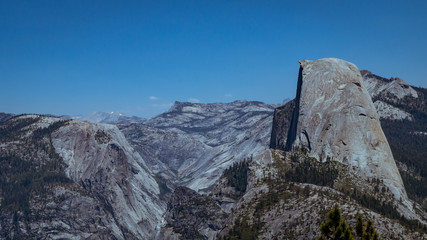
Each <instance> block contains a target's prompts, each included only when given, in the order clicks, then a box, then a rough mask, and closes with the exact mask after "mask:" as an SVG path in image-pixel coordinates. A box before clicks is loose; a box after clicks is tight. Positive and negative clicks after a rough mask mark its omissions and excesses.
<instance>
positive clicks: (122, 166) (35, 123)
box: [0, 115, 166, 239]
mask: <svg viewBox="0 0 427 240" xmlns="http://www.w3.org/2000/svg"><path fill="white" fill-rule="evenodd" d="M1 133H2V134H1V136H2V141H1V149H0V150H1V156H2V165H1V166H2V172H3V171H6V169H7V168H8V167H13V168H17V169H18V171H23V170H25V171H26V173H25V174H23V175H22V174H18V173H19V172H18V173H16V174H13V175H12V177H17V179H16V181H15V182H16V183H17V185H16V186H17V188H15V189H13V190H14V191H17V192H18V193H17V194H18V196H17V199H24V200H25V199H28V200H27V201H24V202H22V203H20V204H19V205H18V206H17V207H13V206H12V207H10V206H9V207H7V208H6V209H7V210H11V211H10V212H9V213H6V214H3V213H4V212H3V211H2V216H1V217H2V219H3V222H5V224H2V225H1V228H2V229H1V231H0V232H3V233H4V234H6V236H12V235H11V233H14V234H15V236H21V237H25V238H27V237H35V238H36V237H41V238H76V237H77V238H80V237H84V238H90V239H105V238H106V237H107V236H108V238H115V239H141V238H146V237H147V236H153V235H155V233H156V232H155V231H156V226H157V224H158V223H159V222H160V221H161V215H162V214H163V212H164V211H165V208H166V205H165V203H164V202H162V201H160V200H159V196H158V195H159V193H160V190H159V187H158V184H157V182H156V181H155V180H154V178H153V176H152V175H151V172H149V171H148V169H147V167H146V165H145V163H144V161H143V160H142V158H141V157H140V156H139V154H137V153H136V152H135V151H134V150H133V148H132V147H130V146H129V144H128V142H127V141H126V139H125V138H124V136H123V134H122V133H121V132H120V131H119V130H118V128H117V127H115V126H113V125H103V124H93V123H89V122H76V121H62V120H60V119H58V118H52V117H44V116H39V115H23V116H18V117H15V118H12V119H10V120H8V121H6V122H3V123H2V125H1ZM10 165H11V166H10ZM21 168H23V169H21ZM45 168H47V169H45ZM42 170H43V171H42ZM33 171H36V173H37V171H38V172H40V171H42V172H40V173H37V174H36V175H34V174H33V173H32V172H33ZM38 176H40V177H38ZM37 178H40V180H37ZM12 179H13V178H12ZM9 181H10V178H9V177H7V178H6V179H2V186H4V188H2V192H1V194H2V198H3V199H5V198H6V199H7V195H5V194H7V192H5V190H7V186H8V184H7V182H9ZM38 181H39V182H38ZM40 181H41V182H40ZM9 184H10V183H9ZM28 184H30V185H28ZM34 184H39V185H36V186H35V187H34V186H33V185H34ZM17 189H22V190H21V191H19V190H17ZM20 192H23V193H25V194H26V196H27V197H26V198H22V197H19V196H20V195H19V194H20ZM12 200H13V199H12ZM12 200H11V201H12ZM7 202H9V201H3V202H2V203H7ZM5 207H6V206H5ZM15 216H16V217H15Z"/></svg>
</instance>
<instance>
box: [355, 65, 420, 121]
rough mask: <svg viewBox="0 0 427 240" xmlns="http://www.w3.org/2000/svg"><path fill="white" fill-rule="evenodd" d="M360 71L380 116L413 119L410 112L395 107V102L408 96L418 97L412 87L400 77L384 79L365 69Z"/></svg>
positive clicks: (383, 117) (391, 118)
mask: <svg viewBox="0 0 427 240" xmlns="http://www.w3.org/2000/svg"><path fill="white" fill-rule="evenodd" d="M360 73H361V74H362V77H363V80H364V84H365V86H366V89H367V90H368V92H369V94H370V96H371V98H372V99H373V102H374V105H375V107H376V109H377V111H378V114H379V116H380V118H382V119H390V120H405V119H406V120H409V121H412V120H413V117H412V115H411V114H410V113H407V112H405V111H403V110H402V109H401V108H399V107H396V106H395V103H397V102H398V101H400V100H402V99H404V98H408V97H409V98H415V99H416V98H418V95H419V94H418V92H417V91H416V90H415V89H414V88H412V87H411V86H410V85H409V84H408V83H406V82H405V81H403V80H402V79H400V78H390V79H386V78H383V77H380V76H377V75H375V74H372V73H371V72H370V71H367V70H362V71H360ZM379 98H387V99H388V100H389V101H391V103H392V104H387V103H385V102H384V101H381V100H379Z"/></svg>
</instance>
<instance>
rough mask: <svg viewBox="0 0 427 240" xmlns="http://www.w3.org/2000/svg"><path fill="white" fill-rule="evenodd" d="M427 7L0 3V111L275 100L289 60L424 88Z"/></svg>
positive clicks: (140, 112) (144, 110)
mask: <svg viewBox="0 0 427 240" xmlns="http://www.w3.org/2000/svg"><path fill="white" fill-rule="evenodd" d="M426 12H427V1H372V0H370V1H342V0H341V1H308V0H307V1H177V0H176V1H75V0H73V1H2V0H0V82H1V90H0V91H1V94H0V112H11V113H50V114H57V115H62V114H68V115H77V114H88V113H90V112H92V111H94V110H100V111H106V112H111V111H116V112H122V113H125V114H128V115H136V116H141V117H152V116H154V115H156V114H159V113H161V112H164V111H166V110H167V109H168V108H169V107H170V105H171V104H172V103H173V102H174V101H175V100H177V101H190V100H191V101H200V102H202V103H210V102H230V101H234V100H241V99H246V100H257V101H263V102H267V103H279V102H281V101H282V100H283V99H285V98H293V97H294V96H295V91H296V81H297V74H298V68H299V64H298V60H301V59H310V60H315V59H318V58H324V57H337V58H342V59H345V60H347V61H350V62H353V63H355V64H356V65H357V66H358V67H359V69H369V70H371V71H372V72H373V73H375V74H377V75H381V76H384V77H387V78H389V77H395V76H398V77H401V78H403V79H404V80H406V81H407V82H409V83H410V84H411V85H415V86H422V87H427V77H426V76H425V75H426V73H425V72H426V66H427V58H426V56H427V47H426V39H427V14H426Z"/></svg>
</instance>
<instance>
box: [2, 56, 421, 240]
mask: <svg viewBox="0 0 427 240" xmlns="http://www.w3.org/2000/svg"><path fill="white" fill-rule="evenodd" d="M328 61H330V62H331V64H332V65H331V67H322V68H317V65H316V66H314V67H312V68H314V69H317V70H316V71H318V72H315V73H312V74H314V75H312V76H315V77H318V76H326V74H323V73H324V72H328V71H329V70H328V69H339V72H341V73H343V74H349V75H351V76H352V77H353V78H352V79H353V80H354V81H353V82H351V83H348V86H347V85H343V84H338V85H336V86H335V85H331V86H323V87H325V88H327V89H330V91H331V95H328V96H329V101H318V100H317V97H316V98H312V96H314V95H312V94H314V93H311V92H310V91H316V90H317V89H321V88H320V87H321V86H319V88H310V86H308V88H307V89H301V88H299V89H298V93H299V95H301V94H303V95H304V94H305V96H304V98H302V97H301V96H300V98H297V99H294V100H292V101H289V100H286V101H284V102H283V103H282V104H278V105H273V104H266V103H262V102H257V101H234V102H231V103H210V104H202V103H188V102H175V103H174V104H173V106H172V107H171V108H170V109H169V111H167V112H165V113H162V114H160V115H158V116H156V117H153V118H150V119H143V118H139V117H129V116H125V115H123V114H120V113H104V112H98V111H97V112H93V113H92V114H89V115H86V116H62V117H54V116H46V115H37V114H23V115H14V114H7V113H0V187H1V188H0V199H1V205H0V209H1V211H0V212H1V214H0V238H1V239H7V238H11V239H13V238H23V239H37V238H40V239H61V238H62V239H72V238H76V239H111V238H112V239H239V238H240V239H244V238H245V237H244V236H251V237H256V238H258V239H263V238H264V239H275V238H276V237H277V238H279V239H280V238H285V239H313V238H316V237H317V236H318V230H319V225H320V223H321V222H322V221H323V219H324V218H325V216H326V213H327V212H328V211H329V209H330V208H332V207H333V206H334V205H339V206H340V208H341V209H342V211H343V216H344V217H345V218H347V219H350V220H349V224H350V225H352V226H353V227H354V224H355V220H354V219H355V216H356V215H357V214H360V215H362V216H363V217H364V218H366V219H372V220H374V226H375V227H376V229H377V231H378V232H379V233H380V235H381V237H382V238H384V239H423V238H426V237H427V235H426V233H427V227H426V225H424V224H425V221H427V219H426V215H427V213H426V211H427V189H426V186H427V172H426V171H427V170H426V169H427V165H426V163H427V159H426V156H427V152H426V151H427V109H426V106H427V90H426V89H423V88H415V87H412V86H410V85H409V84H407V83H406V82H404V81H403V80H401V79H399V78H392V79H385V78H381V77H379V76H376V75H374V74H372V73H371V72H369V71H361V75H357V73H358V70H357V68H356V67H352V66H354V65H352V64H347V63H342V62H340V61H338V60H328ZM335 61H338V65H334V64H335V63H334V62H335ZM309 64H311V63H309ZM328 64H329V63H328ZM322 66H323V65H322ZM307 68H310V67H307ZM318 73H319V74H318ZM305 74H308V73H307V72H305ZM329 74H334V72H332V73H329ZM354 74H355V75H354ZM305 76H306V77H307V76H308V75H305ZM355 76H356V77H355ZM358 76H360V79H359V77H358ZM319 78H320V77H319ZM335 78H336V79H337V81H338V78H339V76H335V75H334V79H335ZM320 80H321V79H319V81H320ZM346 84H347V83H346ZM283 87H285V86H283ZM305 87H307V85H306V86H305ZM346 87H348V88H346ZM304 91H305V92H304ZM335 91H337V92H338V93H340V92H339V91H349V93H351V94H354V95H352V96H355V98H360V99H361V100H360V99H359V100H360V101H362V102H363V103H364V104H365V103H366V104H367V105H366V106H368V105H369V106H371V105H370V104H372V109H373V110H372V109H371V110H372V111H373V112H372V114H371V112H367V110H366V109H367V107H365V106H362V107H360V108H357V109H356V110H354V111H353V110H351V111H353V112H354V113H356V112H355V111H360V112H357V114H356V115H355V119H356V120H357V121H356V120H355V122H354V124H355V125H356V124H357V125H358V126H359V127H361V128H363V126H364V125H363V124H364V122H363V121H365V120H366V122H369V123H372V124H374V122H375V124H374V125H372V126H374V128H373V129H374V130H372V129H371V130H368V129H369V128H368V127H366V128H365V129H366V131H364V132H362V133H360V131H357V134H360V136H362V137H366V138H367V139H371V138H372V136H374V135H375V134H376V135H375V136H377V135H378V134H379V135H381V134H380V133H379V132H378V131H379V130H378V126H379V123H380V122H381V127H382V128H383V130H384V133H385V136H386V137H387V140H385V143H384V141H383V143H381V144H383V146H382V147H381V149H383V147H384V148H387V147H388V143H389V144H390V148H391V151H392V153H393V157H394V159H395V161H394V160H393V159H388V160H387V161H388V162H387V164H385V162H386V161H385V160H384V161H382V160H379V161H380V162H379V163H378V164H379V165H378V166H375V164H377V163H369V162H370V161H373V160H372V159H370V158H369V157H367V158H363V159H362V160H361V162H367V163H369V164H371V165H369V166H370V167H369V168H367V169H365V170H363V171H362V170H357V167H359V165H355V163H354V161H357V159H352V158H346V156H345V155H339V154H338V155H339V156H340V157H338V155H337V154H336V153H335V152H334V151H344V150H343V149H346V145H345V144H350V145H351V146H352V147H353V148H354V149H355V148H356V147H359V145H358V146H355V145H357V144H356V143H350V142H351V141H350V140H351V139H353V138H355V137H356V134H353V133H351V131H349V130H346V129H348V128H349V127H345V128H342V129H339V126H335V128H336V129H332V130H334V131H337V133H336V134H337V135H336V137H331V138H326V137H325V138H322V137H319V138H317V140H316V137H317V136H323V135H322V134H325V133H326V132H327V131H329V130H328V129H327V127H325V128H323V127H320V126H321V125H320V124H321V123H322V122H321V118H320V117H326V116H328V117H327V118H329V117H333V116H334V113H333V112H330V111H329V110H330V109H329V110H328V109H327V108H322V111H320V110H319V111H317V110H316V111H313V112H312V113H313V114H314V115H313V116H311V115H310V117H309V118H306V120H304V121H307V124H305V125H304V126H310V128H305V129H304V128H298V126H301V124H302V120H303V119H304V118H303V117H301V118H299V121H297V120H296V116H297V115H298V116H304V114H305V116H308V114H309V112H308V110H307V109H311V107H315V106H316V104H322V103H325V102H327V103H328V104H329V103H330V104H332V103H334V100H336V99H338V98H337V97H336V96H338V95H334V94H335ZM358 91H361V92H363V91H366V92H365V93H366V94H364V95H363V94H359V92H358ZM302 92H304V93H302ZM338 93H337V94H338ZM319 94H321V93H319ZM351 94H348V93H345V94H344V95H342V96H344V97H343V98H342V99H341V100H340V101H344V100H345V101H351V99H353V97H348V99H346V96H350V95H351ZM297 95H298V94H297ZM311 98H312V99H311ZM298 99H299V100H298ZM307 99H311V100H313V101H312V102H310V104H307V105H305V108H302V107H301V106H302V104H297V102H298V101H300V102H301V101H305V102H306V103H308V100H307ZM311 100H310V101H311ZM342 104H346V103H342ZM297 106H300V107H301V108H297ZM337 108H339V107H333V108H331V109H332V110H331V111H333V110H334V109H337ZM296 109H300V110H304V112H299V111H298V110H296ZM348 109H350V108H349V107H346V108H343V110H342V112H344V111H347V110H348ZM351 111H350V110H348V112H351ZM353 112H351V113H353ZM316 114H319V116H320V117H319V119H317V117H316V116H317V115H316ZM376 114H377V115H376ZM364 115H366V116H364ZM359 118H360V119H359ZM365 118H366V119H365ZM293 119H294V120H293ZM316 119H317V120H316ZM378 119H379V120H380V122H379V121H378ZM362 120H363V121H362ZM368 120H369V121H368ZM295 121H297V122H298V124H297V125H294V126H293V127H292V122H295ZM346 121H347V124H348V120H346ZM99 123H101V124H99ZM316 124H317V125H316ZM322 126H323V125H322ZM325 126H327V125H325ZM381 127H379V129H380V130H381ZM289 129H294V130H292V131H294V133H295V137H296V138H297V137H298V136H299V137H300V139H302V141H300V143H299V144H296V143H294V142H293V141H292V143H294V144H287V142H289V141H290V140H289V139H293V138H290V137H289V135H290V134H291V135H292V134H293V133H290V132H289ZM354 129H357V128H356V127H353V128H352V130H354ZM292 131H291V132H292ZM346 131H348V132H346ZM374 131H377V132H375V134H374ZM381 132H382V130H381ZM317 133H321V134H319V135H316V137H313V136H314V135H315V134H317ZM347 133H348V136H347V135H345V134H347ZM313 134H314V135H313ZM379 135H378V136H379ZM305 136H307V139H308V140H307V141H305V140H304V137H305ZM331 136H332V135H331ZM333 136H335V135H333ZM347 137H348V139H350V140H346V138H347ZM296 138H295V139H296ZM338 138H339V139H338ZM374 138H375V137H374ZM335 140H337V143H335V142H334V141H335ZM338 140H339V141H338ZM316 141H317V142H316ZM387 141H388V143H387ZM332 142H334V143H333V144H332ZM365 143H366V144H365ZM315 144H329V145H328V147H330V148H323V149H326V150H327V151H329V153H330V154H331V153H333V152H334V154H335V155H333V154H331V155H330V156H329V158H327V157H326V155H322V154H326V153H325V152H322V151H318V152H317V153H318V154H319V156H320V157H319V160H315V158H314V157H315V155H313V153H314V149H315ZM335 144H341V145H342V146H341V145H340V146H341V147H339V148H335ZM364 144H365V145H366V146H365V145H364ZM362 145H363V146H364V148H363V149H364V150H363V149H362V148H361V149H362V150H361V151H362V152H368V150H366V149H368V148H369V149H370V150H369V151H370V152H371V155H372V156H374V155H375V156H376V155H377V154H384V153H383V152H385V150H379V149H380V147H379V145H376V144H375V143H374V142H372V143H371V142H364V143H361V144H360V146H362ZM289 146H291V149H289V148H288V147H289ZM325 146H326V145H325ZM349 147H350V146H349V145H347V148H349ZM365 148H366V149H365ZM284 150H286V151H284ZM365 150H366V151H365ZM371 150H372V151H371ZM375 151H377V152H375ZM317 153H316V154H317ZM340 154H341V153H340ZM356 155H357V154H356ZM323 156H325V159H326V160H325V159H323ZM349 156H350V155H349ZM353 156H355V155H354V154H353ZM360 156H361V155H360ZM371 158H373V157H371ZM349 161H353V162H352V163H350V162H349ZM394 162H395V165H393V163H394ZM386 166H387V167H386ZM395 166H397V168H396V167H395ZM382 168H387V169H392V168H394V169H395V170H396V172H395V173H394V174H391V175H386V174H385V173H384V174H383V172H387V169H382ZM361 169H362V168H361ZM371 170H372V171H374V172H377V173H378V175H377V176H376V177H372V176H370V175H369V171H371ZM397 171H398V172H397ZM391 172H393V171H391ZM399 174H400V175H401V180H403V184H404V187H403V185H399V184H398V183H399V181H398V179H399V178H400V176H399ZM390 179H395V180H396V179H397V180H396V181H394V182H392V181H390ZM396 182H397V183H396ZM399 191H400V192H399ZM397 192H399V194H402V195H401V196H402V198H401V199H398V198H396V196H397V194H396V193H397ZM406 193H407V196H408V197H409V198H408V197H406V195H405V194H406ZM239 236H240V237H239Z"/></svg>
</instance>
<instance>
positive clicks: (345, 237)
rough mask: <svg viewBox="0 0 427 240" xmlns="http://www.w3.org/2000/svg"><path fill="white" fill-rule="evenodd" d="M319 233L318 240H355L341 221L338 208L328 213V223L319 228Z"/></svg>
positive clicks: (351, 232) (350, 230)
mask: <svg viewBox="0 0 427 240" xmlns="http://www.w3.org/2000/svg"><path fill="white" fill-rule="evenodd" d="M320 232H321V235H320V236H319V238H318V239H319V240H326V239H331V240H338V239H339V240H355V238H354V235H353V230H352V228H351V227H350V226H348V225H347V223H346V222H345V221H343V220H342V217H341V210H340V209H339V208H338V206H335V207H334V209H332V210H331V211H330V212H329V213H328V221H327V222H326V223H325V224H322V225H321V226H320Z"/></svg>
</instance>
